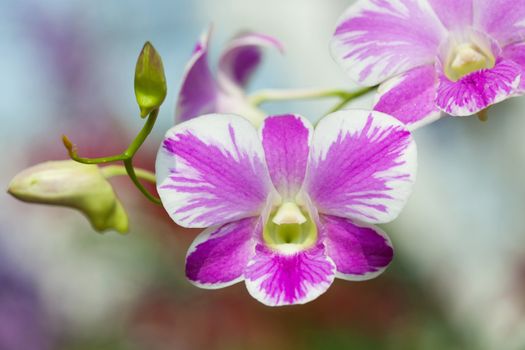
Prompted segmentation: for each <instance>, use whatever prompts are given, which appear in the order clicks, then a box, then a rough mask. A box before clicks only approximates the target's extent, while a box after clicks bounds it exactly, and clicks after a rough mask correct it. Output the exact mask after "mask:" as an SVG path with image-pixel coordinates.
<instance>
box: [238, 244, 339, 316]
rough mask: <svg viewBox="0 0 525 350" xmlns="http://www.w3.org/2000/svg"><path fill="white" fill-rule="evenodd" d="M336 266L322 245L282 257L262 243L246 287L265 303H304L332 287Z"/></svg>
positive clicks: (258, 248)
mask: <svg viewBox="0 0 525 350" xmlns="http://www.w3.org/2000/svg"><path fill="white" fill-rule="evenodd" d="M334 276H335V266H334V263H333V262H332V260H331V259H330V258H328V257H327V256H326V255H325V253H324V246H323V245H322V244H319V245H317V246H314V247H312V248H310V249H308V250H306V251H302V252H299V253H295V254H292V255H280V254H278V253H277V252H274V251H272V250H270V249H269V248H267V247H266V246H264V245H262V244H259V245H257V246H256V255H255V257H254V258H253V259H252V260H251V261H250V263H249V265H248V268H247V269H246V272H245V279H246V280H245V281H246V287H247V288H248V291H249V292H250V294H251V295H252V296H253V297H254V298H255V299H257V300H259V301H260V302H262V303H263V304H266V305H269V306H282V305H293V304H304V303H307V302H309V301H312V300H314V299H315V298H317V297H318V296H319V295H321V294H323V293H324V292H325V291H326V290H327V289H328V287H330V285H331V284H332V282H333V280H334Z"/></svg>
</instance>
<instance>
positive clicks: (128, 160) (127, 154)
mask: <svg viewBox="0 0 525 350" xmlns="http://www.w3.org/2000/svg"><path fill="white" fill-rule="evenodd" d="M158 115H159V109H158V108H157V109H155V110H153V111H152V112H151V113H150V114H149V116H148V119H147V120H146V123H145V124H144V126H143V127H142V129H141V130H140V132H139V133H138V134H137V136H135V138H134V139H133V141H132V142H131V144H130V145H129V146H128V148H126V150H125V151H124V152H122V153H121V154H117V155H114V156H108V157H100V158H84V157H79V156H78V154H77V148H76V147H75V145H74V144H73V143H72V142H71V141H70V140H69V139H68V138H67V136H65V135H64V136H62V142H63V143H64V146H65V147H66V148H67V150H68V153H69V156H70V157H71V159H73V160H74V161H77V162H79V163H83V164H105V163H109V162H115V161H122V162H124V169H125V171H126V174H128V176H129V177H130V178H131V181H133V183H134V184H135V186H136V187H137V188H138V189H139V190H140V192H142V193H143V194H144V195H145V196H146V198H148V199H149V200H150V201H152V202H153V203H155V204H161V201H160V199H158V198H157V197H155V196H153V195H152V194H151V193H149V192H148V190H147V189H146V188H145V187H144V186H143V185H142V183H141V182H140V181H139V179H138V178H139V177H140V178H143V179H144V180H147V181H150V182H153V183H155V174H153V173H150V172H147V171H145V170H142V169H137V170H136V171H135V169H134V168H133V157H134V156H135V153H137V151H138V150H139V148H140V146H142V144H143V143H144V141H145V140H146V138H147V137H148V135H149V134H150V133H151V130H152V129H153V126H154V125H155V122H156V121H157V116H158ZM121 168H122V167H121V166H120V167H119V166H109V167H105V168H102V172H103V174H104V176H106V177H111V176H116V175H123V174H122V170H121Z"/></svg>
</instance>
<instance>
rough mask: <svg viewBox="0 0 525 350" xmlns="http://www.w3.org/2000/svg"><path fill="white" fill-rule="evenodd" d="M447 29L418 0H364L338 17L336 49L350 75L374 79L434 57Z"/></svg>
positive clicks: (374, 81) (368, 82)
mask: <svg viewBox="0 0 525 350" xmlns="http://www.w3.org/2000/svg"><path fill="white" fill-rule="evenodd" d="M445 35H446V31H445V29H444V27H443V25H442V24H441V23H440V21H439V19H438V18H437V17H436V15H435V13H434V12H433V10H432V8H430V5H429V4H428V3H427V2H426V1H420V0H366V1H365V0H361V1H358V2H357V3H355V4H353V5H351V6H350V8H349V9H348V10H347V11H346V12H345V13H344V15H343V16H342V17H341V18H340V20H339V24H338V25H337V29H336V31H335V34H334V37H333V38H332V43H331V48H332V54H333V57H334V58H335V60H336V61H338V62H339V64H341V66H342V67H343V68H344V69H345V71H347V73H348V74H349V75H350V77H351V78H352V79H354V80H356V81H358V82H360V83H363V84H365V85H376V84H378V83H380V82H383V81H385V80H386V79H388V78H390V77H392V76H395V75H397V74H399V73H403V72H405V71H407V70H409V69H411V68H414V67H418V66H421V65H425V64H430V63H432V62H434V60H435V57H436V53H437V49H438V46H439V44H440V42H441V41H442V40H443V38H444V37H445Z"/></svg>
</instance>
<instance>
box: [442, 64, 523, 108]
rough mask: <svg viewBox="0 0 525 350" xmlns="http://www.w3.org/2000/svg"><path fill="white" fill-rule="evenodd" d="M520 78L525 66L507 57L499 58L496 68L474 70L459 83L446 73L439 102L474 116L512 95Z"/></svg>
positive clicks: (443, 77) (444, 106) (443, 105)
mask: <svg viewBox="0 0 525 350" xmlns="http://www.w3.org/2000/svg"><path fill="white" fill-rule="evenodd" d="M520 77H521V68H520V67H519V66H518V65H517V64H516V63H514V62H512V61H510V60H506V59H498V61H497V62H496V65H495V66H494V68H492V69H483V70H479V71H477V72H473V73H471V74H468V75H466V76H464V77H463V78H461V79H460V80H458V81H456V82H454V81H451V80H449V79H448V78H447V77H446V76H445V75H444V74H442V75H441V76H440V77H439V86H438V91H437V97H436V105H437V106H438V107H439V108H441V109H442V110H443V111H445V112H447V113H448V114H451V115H454V116H466V115H471V114H474V113H477V112H479V111H481V110H482V109H485V108H487V107H488V106H490V105H492V104H495V103H498V102H501V101H503V100H505V99H507V98H509V97H511V96H512V95H513V94H514V93H515V92H516V89H517V87H518V86H519V84H520Z"/></svg>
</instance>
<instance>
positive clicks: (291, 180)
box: [261, 114, 313, 199]
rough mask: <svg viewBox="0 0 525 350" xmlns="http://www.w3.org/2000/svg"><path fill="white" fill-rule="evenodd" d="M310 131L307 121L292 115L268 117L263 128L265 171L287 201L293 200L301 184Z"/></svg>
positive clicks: (308, 147) (310, 126)
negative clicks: (266, 167)
mask: <svg viewBox="0 0 525 350" xmlns="http://www.w3.org/2000/svg"><path fill="white" fill-rule="evenodd" d="M312 129H313V128H312V125H311V124H310V122H309V121H308V120H306V119H304V118H303V117H301V116H298V115H293V114H287V115H281V116H271V117H268V118H266V119H265V121H264V124H263V126H262V129H261V134H262V135H261V138H262V144H263V148H264V154H265V156H266V163H267V165H268V171H269V172H270V177H271V178H272V181H273V184H274V186H275V188H276V189H277V191H278V192H279V193H280V194H281V196H282V197H284V198H286V199H293V197H294V196H295V195H296V194H297V192H298V191H299V189H300V188H301V185H302V184H303V180H304V175H305V171H306V163H307V162H308V153H309V151H310V141H311V138H312V137H311V135H312Z"/></svg>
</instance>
